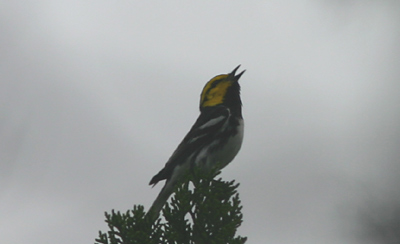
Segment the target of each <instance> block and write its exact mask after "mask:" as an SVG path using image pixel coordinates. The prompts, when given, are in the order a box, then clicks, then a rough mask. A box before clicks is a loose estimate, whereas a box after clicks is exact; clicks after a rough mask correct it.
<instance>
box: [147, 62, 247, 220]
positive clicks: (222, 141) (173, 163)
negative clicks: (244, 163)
mask: <svg viewBox="0 0 400 244" xmlns="http://www.w3.org/2000/svg"><path fill="white" fill-rule="evenodd" d="M239 67H240V65H238V66H237V67H236V68H235V69H234V70H233V71H232V72H230V73H228V74H221V75H217V76H215V77H214V78H212V79H211V80H210V81H208V82H207V83H206V85H205V86H204V88H203V90H202V92H201V94H200V115H199V117H198V118H197V120H196V122H195V123H194V125H193V126H192V128H191V129H190V130H189V132H188V133H187V135H186V136H185V137H184V138H183V140H182V142H181V143H180V144H179V145H178V147H177V148H176V150H175V151H174V152H173V154H172V156H171V157H170V158H169V159H168V161H167V163H166V164H165V166H164V168H163V169H161V170H160V171H159V172H158V173H157V174H156V175H155V176H154V177H153V178H152V179H151V180H150V183H149V185H152V186H153V187H154V186H155V185H156V184H157V183H158V182H159V181H162V180H165V185H164V186H163V188H162V189H161V191H160V193H159V194H158V196H157V198H156V199H155V200H154V202H153V204H152V206H151V207H150V209H149V211H148V212H147V215H146V216H150V218H151V219H152V220H155V219H157V218H158V216H159V213H160V211H161V209H162V208H163V206H164V204H165V203H166V202H167V200H168V198H169V197H170V195H171V194H172V193H173V192H174V189H175V186H176V185H177V184H179V183H180V180H181V179H182V178H183V177H185V176H186V175H187V174H189V173H190V172H191V171H190V169H193V168H201V169H202V170H215V169H216V167H218V168H217V169H216V170H221V169H222V168H224V167H225V166H226V165H227V164H229V163H230V162H231V161H232V160H233V159H234V158H235V157H236V155H237V153H238V152H239V150H240V148H241V145H242V141H243V133H244V121H243V116H242V101H241V98H240V85H239V79H240V77H241V76H242V75H243V73H244V72H245V71H246V70H243V71H242V72H240V73H239V74H236V71H237V70H238V69H239Z"/></svg>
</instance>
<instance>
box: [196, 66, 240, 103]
mask: <svg viewBox="0 0 400 244" xmlns="http://www.w3.org/2000/svg"><path fill="white" fill-rule="evenodd" d="M239 67H240V65H239V66H237V67H236V68H235V69H234V70H233V71H232V72H231V73H229V74H224V75H217V76H215V77H214V78H212V79H211V80H210V81H209V82H207V84H206V85H205V86H204V88H203V91H202V92H201V96H200V110H202V109H204V108H206V107H213V106H217V105H220V104H225V105H227V106H230V105H235V104H236V105H237V104H239V105H241V101H240V86H239V82H238V81H239V78H240V77H241V76H242V74H243V73H244V72H245V70H244V71H242V72H241V73H239V74H238V75H235V73H236V71H237V70H238V69H239Z"/></svg>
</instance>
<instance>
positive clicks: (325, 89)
mask: <svg viewBox="0 0 400 244" xmlns="http://www.w3.org/2000/svg"><path fill="white" fill-rule="evenodd" d="M399 12H400V4H399V3H398V2H397V1H365V0H352V1H347V0H343V1H330V0H319V1H318V0H309V1H306V0H296V1H295V0H292V1H202V2H201V3H200V2H193V1H164V2H162V1H140V2H139V1H123V0H122V1H121V0H119V1H111V0H108V1H105V0H97V1H74V0H72V1H42V0H39V1H5V0H3V1H1V2H0V105H1V106H0V236H1V239H2V241H1V242H2V243H15V244H22V243H57V244H70V243H93V242H94V239H95V238H97V237H98V231H99V230H102V231H106V230H107V226H106V224H105V223H104V212H105V211H111V209H116V210H120V211H123V212H125V211H126V210H127V209H130V208H132V206H133V204H142V205H144V206H145V207H146V208H148V207H150V204H151V203H152V201H153V200H154V199H155V197H156V195H157V194H158V192H159V190H160V189H161V187H162V184H159V185H157V186H156V187H155V188H153V189H152V188H151V187H149V186H148V182H149V180H150V179H151V177H152V176H153V175H154V174H156V173H157V172H158V171H159V170H160V169H161V168H162V167H163V166H164V164H165V162H166V160H167V159H168V158H169V156H170V155H171V153H172V152H173V150H174V149H175V147H176V146H177V145H178V144H179V142H180V141H181V139H182V138H183V136H184V135H185V134H186V133H187V131H188V130H189V128H190V127H191V125H192V123H194V121H195V120H196V118H197V116H198V113H199V111H198V102H199V96H200V92H201V89H202V88H203V86H204V84H205V83H206V82H207V81H208V80H209V79H210V78H212V77H213V76H215V75H217V74H222V73H227V72H230V71H231V70H232V69H233V68H235V67H236V66H237V65H238V64H242V66H241V68H242V69H246V70H247V71H246V73H245V74H244V75H243V76H242V79H241V85H242V100H243V114H244V118H245V126H246V128H245V139H244V142H243V146H242V150H241V152H240V153H239V155H238V156H237V157H236V159H235V160H234V161H233V162H232V163H231V164H230V165H229V166H228V167H226V168H225V169H224V171H223V173H222V177H223V178H224V179H226V180H232V179H235V180H236V181H237V182H239V183H240V184H241V185H240V188H239V193H240V197H241V199H242V204H243V206H244V208H243V214H244V222H243V225H242V226H241V227H240V229H239V234H241V235H243V236H247V237H248V243H266V244H292V243H293V244H297V243H306V244H314V243H315V244H320V243H324V244H343V243H351V244H353V243H354V244H356V243H366V242H359V238H358V236H359V235H360V233H362V227H361V226H360V223H359V221H358V220H357V218H358V217H357V213H358V212H363V211H367V210H365V209H368V204H367V202H369V201H372V202H373V201H374V199H378V198H379V199H392V198H393V196H399V195H396V194H398V189H399V188H400V187H398V186H399V180H397V178H398V175H399V174H400V167H399V158H400V150H399V146H400V126H399V124H400V94H399V89H400V83H399V78H400V69H399V67H400V49H399V43H400V15H399ZM396 191H397V193H396ZM388 201H389V200H388Z"/></svg>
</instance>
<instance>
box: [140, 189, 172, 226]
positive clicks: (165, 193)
mask: <svg viewBox="0 0 400 244" xmlns="http://www.w3.org/2000/svg"><path fill="white" fill-rule="evenodd" d="M173 191H174V185H173V184H172V182H166V184H165V185H164V187H163V188H162V189H161V191H160V193H159V194H158V196H157V198H156V200H154V202H153V205H151V207H150V209H149V211H148V212H147V214H146V217H147V218H149V219H150V220H151V221H152V222H153V221H155V220H156V219H157V218H158V215H159V213H160V211H161V209H162V208H163V207H164V204H165V202H167V200H168V198H169V196H170V195H171V194H172V192H173Z"/></svg>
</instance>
